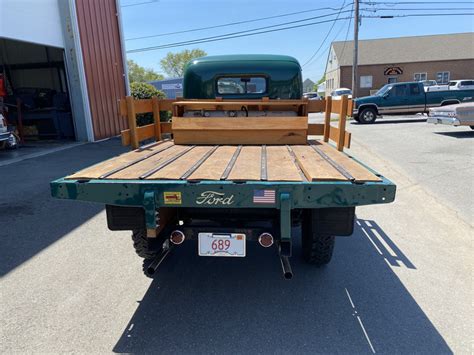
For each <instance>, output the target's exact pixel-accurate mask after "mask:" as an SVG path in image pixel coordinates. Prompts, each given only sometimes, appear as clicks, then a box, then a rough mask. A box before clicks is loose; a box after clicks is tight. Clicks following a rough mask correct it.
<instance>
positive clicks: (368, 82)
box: [360, 75, 372, 89]
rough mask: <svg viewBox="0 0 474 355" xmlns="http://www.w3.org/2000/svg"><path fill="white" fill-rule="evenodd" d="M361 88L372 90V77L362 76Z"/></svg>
mask: <svg viewBox="0 0 474 355" xmlns="http://www.w3.org/2000/svg"><path fill="white" fill-rule="evenodd" d="M360 87H361V88H366V89H370V88H371V87H372V75H362V76H361V77H360Z"/></svg>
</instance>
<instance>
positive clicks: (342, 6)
mask: <svg viewBox="0 0 474 355" xmlns="http://www.w3.org/2000/svg"><path fill="white" fill-rule="evenodd" d="M345 3H346V0H344V2H343V3H342V5H341V8H340V9H339V12H338V13H337V17H336V19H338V18H339V16H340V15H341V11H342V9H343V8H344V4H345ZM335 24H336V21H334V22H333V23H332V25H331V27H330V28H329V31H328V33H327V34H326V37H324V39H323V41H322V42H321V44H320V45H319V47H318V49H316V51H315V52H314V53H313V55H312V56H311V57H310V58H309V59H308V60H307V61H306V62H305V63H304V64H303V65H302V66H301V67H302V68H303V67H304V66H306V64H308V63H309V62H311V60H312V59H313V58H314V57H315V56H316V54H318V53H319V51H320V50H321V48H323V45H324V42H326V40H327V39H328V37H329V35H330V34H331V32H332V29H333V28H334V25H335Z"/></svg>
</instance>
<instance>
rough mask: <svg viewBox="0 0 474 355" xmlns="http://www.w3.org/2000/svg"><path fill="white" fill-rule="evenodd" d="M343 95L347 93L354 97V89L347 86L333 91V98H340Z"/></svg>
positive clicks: (350, 97)
mask: <svg viewBox="0 0 474 355" xmlns="http://www.w3.org/2000/svg"><path fill="white" fill-rule="evenodd" d="M342 95H347V96H348V98H349V99H352V90H351V89H347V88H339V89H336V90H333V92H331V97H332V99H333V100H340V99H341V97H342Z"/></svg>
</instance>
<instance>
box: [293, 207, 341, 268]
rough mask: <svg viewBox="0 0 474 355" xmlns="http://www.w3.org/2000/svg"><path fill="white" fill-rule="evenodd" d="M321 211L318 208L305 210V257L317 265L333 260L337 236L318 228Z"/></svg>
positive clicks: (303, 233) (303, 224)
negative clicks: (324, 232) (322, 231)
mask: <svg viewBox="0 0 474 355" xmlns="http://www.w3.org/2000/svg"><path fill="white" fill-rule="evenodd" d="M318 225H319V212H318V210H317V209H310V210H304V211H303V223H302V228H301V229H302V239H303V240H302V241H303V259H304V260H305V261H306V262H307V263H309V264H313V265H316V266H322V265H326V264H327V263H329V262H330V261H331V258H332V254H333V251H334V242H335V237H334V236H333V235H327V234H323V233H321V232H320V231H319V230H318Z"/></svg>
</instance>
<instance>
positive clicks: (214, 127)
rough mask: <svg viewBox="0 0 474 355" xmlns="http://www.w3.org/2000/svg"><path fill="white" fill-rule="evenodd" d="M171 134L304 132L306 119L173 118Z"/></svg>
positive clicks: (306, 126)
mask: <svg viewBox="0 0 474 355" xmlns="http://www.w3.org/2000/svg"><path fill="white" fill-rule="evenodd" d="M172 122H173V123H172V129H173V132H175V133H176V131H178V130H187V131H189V130H205V131H222V130H243V129H248V130H306V129H307V128H308V117H236V118H229V117H222V118H220V117H212V118H207V117H173V121H172Z"/></svg>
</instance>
